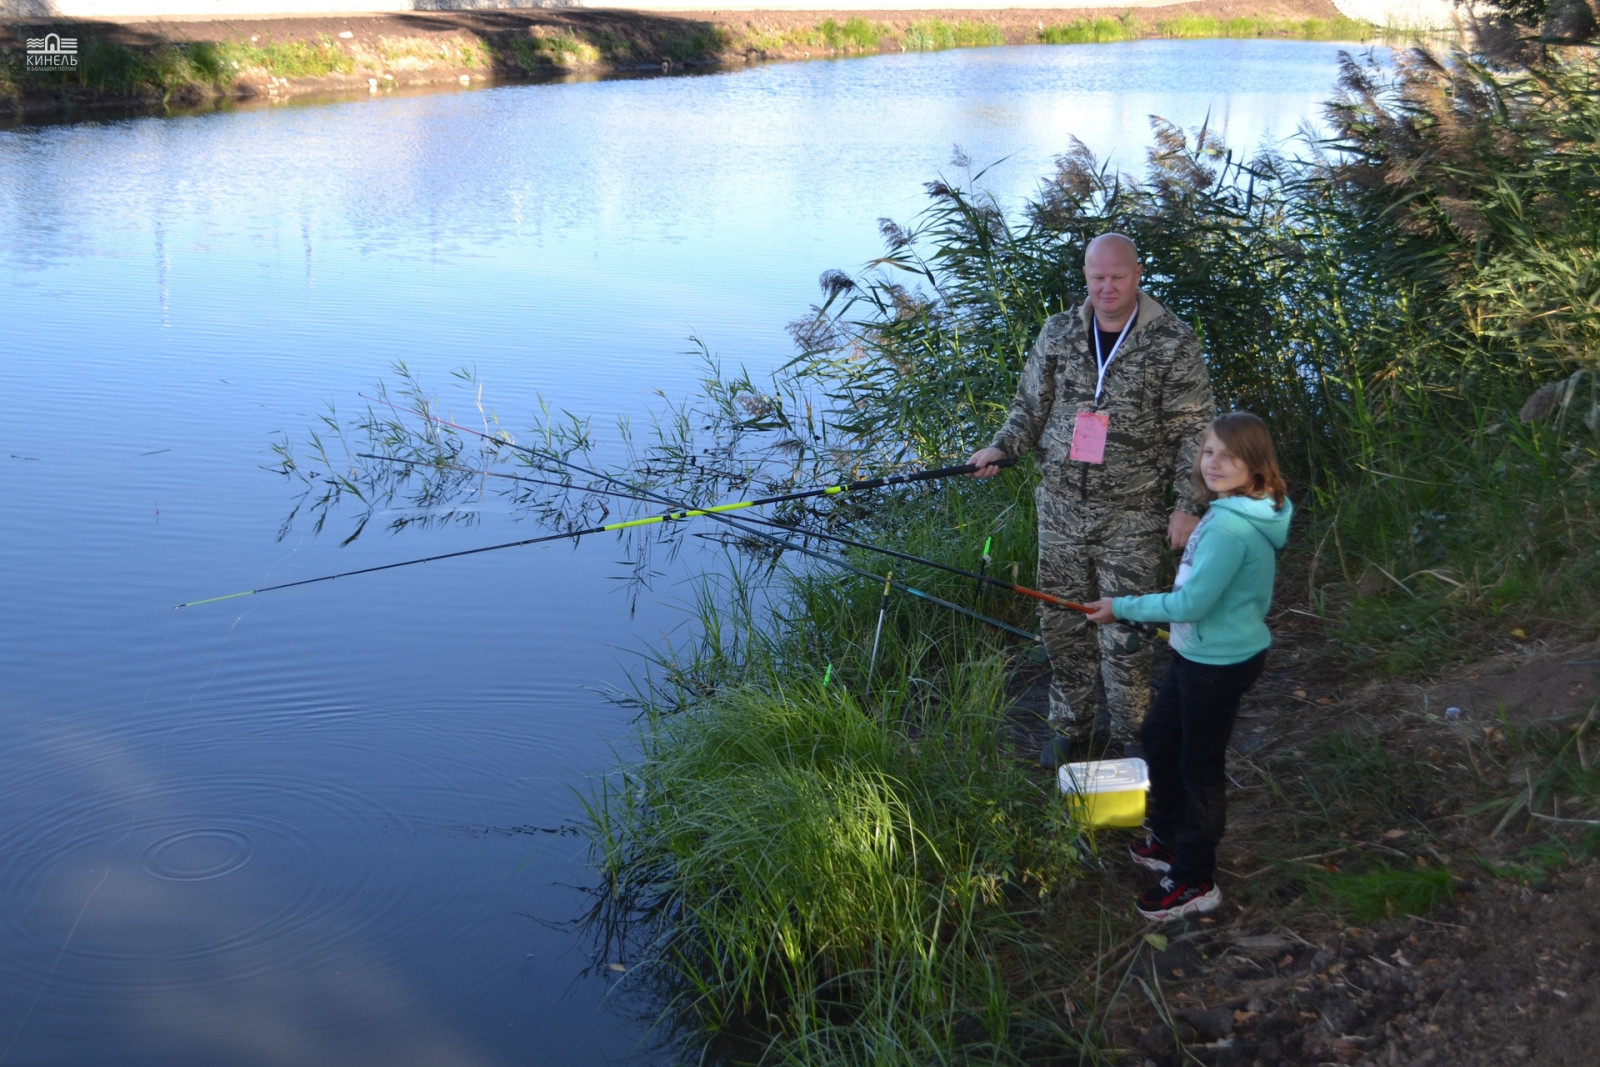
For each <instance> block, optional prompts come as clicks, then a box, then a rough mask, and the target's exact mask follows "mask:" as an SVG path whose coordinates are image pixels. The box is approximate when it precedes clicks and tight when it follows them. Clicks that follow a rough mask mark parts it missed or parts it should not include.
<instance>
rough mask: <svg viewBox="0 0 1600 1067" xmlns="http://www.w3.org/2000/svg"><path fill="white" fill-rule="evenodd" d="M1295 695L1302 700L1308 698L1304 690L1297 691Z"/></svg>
mask: <svg viewBox="0 0 1600 1067" xmlns="http://www.w3.org/2000/svg"><path fill="white" fill-rule="evenodd" d="M1294 695H1295V696H1297V697H1299V698H1300V699H1301V700H1304V699H1305V698H1306V691H1305V690H1304V689H1296V690H1295V691H1294Z"/></svg>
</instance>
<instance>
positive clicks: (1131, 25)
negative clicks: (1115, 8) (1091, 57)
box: [1039, 15, 1147, 44]
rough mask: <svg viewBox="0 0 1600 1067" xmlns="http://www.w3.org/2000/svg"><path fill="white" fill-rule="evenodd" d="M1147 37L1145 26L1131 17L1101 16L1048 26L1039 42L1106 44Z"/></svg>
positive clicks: (1042, 32)
mask: <svg viewBox="0 0 1600 1067" xmlns="http://www.w3.org/2000/svg"><path fill="white" fill-rule="evenodd" d="M1146 35H1147V34H1146V31H1145V28H1144V25H1143V24H1142V23H1140V22H1138V21H1136V20H1135V19H1134V18H1133V17H1132V16H1130V15H1124V16H1123V17H1122V18H1120V19H1111V18H1105V17H1103V16H1101V17H1098V18H1092V19H1077V20H1076V21H1073V22H1066V23H1062V24H1061V25H1058V26H1046V27H1045V28H1044V29H1042V30H1040V31H1039V41H1040V42H1041V43H1043V44H1106V43H1109V42H1111V41H1132V40H1136V39H1138V38H1140V37H1144V36H1146Z"/></svg>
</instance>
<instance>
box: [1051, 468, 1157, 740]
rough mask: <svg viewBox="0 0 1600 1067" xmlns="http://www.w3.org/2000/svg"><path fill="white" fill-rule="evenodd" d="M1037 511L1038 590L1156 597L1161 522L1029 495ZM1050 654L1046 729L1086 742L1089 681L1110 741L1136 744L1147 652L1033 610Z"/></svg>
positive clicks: (1106, 629) (1110, 632)
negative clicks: (1102, 700) (1101, 690)
mask: <svg viewBox="0 0 1600 1067" xmlns="http://www.w3.org/2000/svg"><path fill="white" fill-rule="evenodd" d="M1035 502H1036V504H1037V508H1038V514H1039V588H1040V589H1042V590H1044V591H1045V592H1047V593H1051V594H1054V595H1055V596H1059V597H1062V598H1064V599H1067V600H1073V601H1077V602H1079V603H1086V602H1089V601H1093V600H1099V599H1100V598H1101V597H1112V596H1131V595H1134V594H1138V593H1150V592H1158V590H1157V589H1155V579H1156V573H1157V570H1158V568H1159V566H1160V562H1161V551H1162V547H1163V546H1164V544H1165V540H1166V520H1165V518H1164V517H1163V516H1162V515H1161V513H1160V512H1159V511H1152V510H1150V509H1148V508H1145V507H1139V508H1137V509H1135V510H1131V511H1129V510H1122V509H1119V508H1116V507H1115V506H1108V505H1104V504H1098V503H1097V502H1095V501H1090V502H1088V503H1082V504H1080V503H1077V502H1073V503H1071V504H1063V502H1062V501H1060V500H1059V499H1058V498H1056V497H1054V496H1053V495H1051V496H1048V497H1047V496H1046V495H1045V494H1044V493H1039V494H1037V495H1036V498H1035ZM1040 615H1041V621H1042V625H1041V627H1040V629H1041V633H1042V635H1043V637H1044V646H1045V650H1046V651H1047V652H1048V653H1049V654H1050V670H1051V678H1050V725H1051V726H1052V727H1053V728H1054V729H1055V731H1056V732H1057V733H1059V734H1062V735H1064V736H1066V737H1070V738H1073V739H1075V740H1083V739H1087V738H1088V737H1089V735H1090V734H1091V733H1093V732H1094V730H1095V689H1096V686H1095V683H1096V681H1097V680H1098V681H1100V682H1102V683H1103V684H1104V685H1105V694H1106V705H1107V708H1106V710H1107V712H1108V713H1109V718H1110V720H1111V738H1110V739H1111V740H1112V741H1113V742H1115V743H1119V744H1125V743H1127V742H1130V741H1137V740H1138V739H1139V727H1140V725H1141V724H1142V723H1143V722H1144V714H1145V711H1146V710H1147V709H1148V708H1149V707H1150V651H1149V648H1148V647H1145V648H1141V649H1140V650H1139V651H1137V652H1129V651H1128V650H1127V648H1126V642H1127V631H1126V630H1123V629H1122V628H1121V627H1118V626H1096V625H1095V624H1094V623H1092V622H1090V621H1089V620H1088V619H1087V618H1085V617H1084V616H1083V615H1082V614H1080V613H1078V612H1076V611H1072V610H1070V609H1068V608H1061V607H1056V606H1054V605H1051V604H1045V605H1043V606H1042V607H1041V610H1040Z"/></svg>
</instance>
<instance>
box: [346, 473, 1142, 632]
mask: <svg viewBox="0 0 1600 1067" xmlns="http://www.w3.org/2000/svg"><path fill="white" fill-rule="evenodd" d="M357 455H358V458H361V459H376V460H383V461H387V462H391V463H409V464H414V465H417V466H431V467H436V468H438V469H440V470H449V471H456V472H460V473H462V474H474V475H486V476H488V477H492V478H506V479H509V480H511V481H518V482H532V483H533V484H535V485H553V486H558V487H560V488H565V489H574V490H577V491H579V492H585V493H595V494H598V495H602V496H613V497H619V498H621V499H624V500H633V501H635V502H639V501H646V502H648V499H647V498H646V497H643V496H640V495H639V490H638V489H637V488H630V490H629V491H628V492H622V491H620V490H615V489H600V488H598V487H594V486H573V485H569V484H567V483H565V482H553V481H549V480H547V479H542V478H530V477H527V476H526V475H521V474H511V473H509V472H506V471H487V470H477V469H475V468H472V467H462V466H459V465H456V464H444V463H437V462H435V463H429V462H427V461H424V460H412V459H402V458H400V457H398V456H379V455H374V454H372V453H370V452H361V453H358V454H357ZM591 476H593V475H591ZM657 502H659V501H657ZM711 510H714V509H700V510H698V511H696V512H694V514H697V515H699V514H709V513H710V511H711ZM682 514H683V515H684V517H692V516H691V515H690V513H688V512H685V513H682ZM736 519H737V521H738V522H740V523H745V524H759V525H761V526H767V527H770V528H772V529H777V530H784V531H786V532H789V533H791V534H793V535H796V536H799V537H816V538H820V539H821V540H824V541H832V542H834V543H835V544H840V545H846V546H848V547H850V548H857V549H860V550H862V551H863V552H875V553H877V554H878V555H881V556H889V557H891V558H893V559H899V560H905V561H906V562H907V563H916V564H920V565H921V566H924V567H932V568H934V569H935V570H941V571H945V572H946V573H949V574H954V575H957V576H959V577H962V578H971V579H973V580H974V581H976V582H978V583H980V587H981V585H982V584H987V585H992V586H995V587H996V588H999V589H1005V590H1008V591H1009V592H1012V593H1016V594H1018V595H1019V596H1025V597H1031V598H1033V599H1035V600H1039V601H1042V602H1044V603H1046V604H1052V605H1054V606H1056V607H1061V608H1066V609H1068V610H1070V611H1076V612H1079V613H1080V614H1083V615H1088V614H1091V613H1092V612H1093V611H1094V609H1093V608H1091V607H1089V606H1088V605H1086V604H1079V603H1077V602H1076V601H1072V600H1067V599H1065V598H1063V597H1058V596H1054V595H1052V594H1050V593H1046V592H1043V591H1042V590H1039V589H1032V588H1030V587H1028V586H1026V585H1021V584H1019V583H1017V582H1008V581H1006V580H1005V579H1004V578H996V577H994V576H993V575H990V574H986V573H984V571H982V570H978V571H969V570H966V569H965V568H962V567H956V566H953V565H951V564H948V563H941V562H939V561H938V560H935V559H928V558H927V557H925V556H916V555H912V554H911V553H909V552H901V551H899V550H898V549H893V548H884V547H883V546H882V545H874V544H871V543H869V542H866V541H857V540H855V539H853V538H849V537H843V536H841V535H839V534H835V533H827V532H825V531H822V530H806V529H799V528H797V527H793V526H788V525H785V524H784V523H781V522H774V521H773V520H771V519H763V518H758V517H756V516H754V515H739V516H736ZM745 532H746V533H750V534H755V533H756V531H754V530H746V531H745ZM989 543H990V542H989V541H988V540H987V539H986V540H985V541H984V549H985V553H984V565H985V567H987V565H988V563H989V561H990V557H989V555H988V547H989ZM790 547H796V546H794V545H793V543H792V542H790ZM796 550H797V551H798V548H796ZM828 558H832V557H828ZM1117 621H1118V624H1119V625H1121V626H1123V627H1124V628H1126V629H1129V630H1134V631H1136V632H1138V633H1141V634H1143V635H1144V636H1146V637H1156V638H1160V639H1161V640H1163V641H1164V640H1167V638H1168V634H1167V631H1166V630H1164V629H1158V628H1157V627H1155V626H1153V625H1152V624H1150V623H1147V622H1132V621H1129V620H1126V619H1119V620H1117Z"/></svg>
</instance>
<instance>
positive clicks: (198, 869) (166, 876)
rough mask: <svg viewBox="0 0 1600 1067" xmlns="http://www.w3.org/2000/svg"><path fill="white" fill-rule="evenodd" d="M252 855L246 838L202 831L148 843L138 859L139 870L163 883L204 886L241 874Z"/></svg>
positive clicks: (220, 831)
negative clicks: (192, 883) (213, 880)
mask: <svg viewBox="0 0 1600 1067" xmlns="http://www.w3.org/2000/svg"><path fill="white" fill-rule="evenodd" d="M254 855H255V843H254V842H253V841H252V840H251V839H250V836H249V835H248V834H245V833H242V832H240V831H238V830H233V829H221V828H205V827H202V828H198V829H189V830H179V831H178V832H177V833H174V834H168V835H167V836H166V837H163V838H161V839H160V840H159V841H154V842H152V843H151V844H150V845H149V847H147V848H146V849H145V850H144V852H143V853H142V854H141V855H140V856H139V869H140V870H142V871H144V873H145V874H148V875H149V876H150V877H152V878H159V879H160V880H162V881H164V882H206V881H210V880H211V879H213V878H226V877H227V876H228V875H230V874H232V873H233V872H234V871H239V870H243V869H244V867H245V866H246V865H247V864H248V863H249V862H250V860H251V859H253V858H254Z"/></svg>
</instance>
